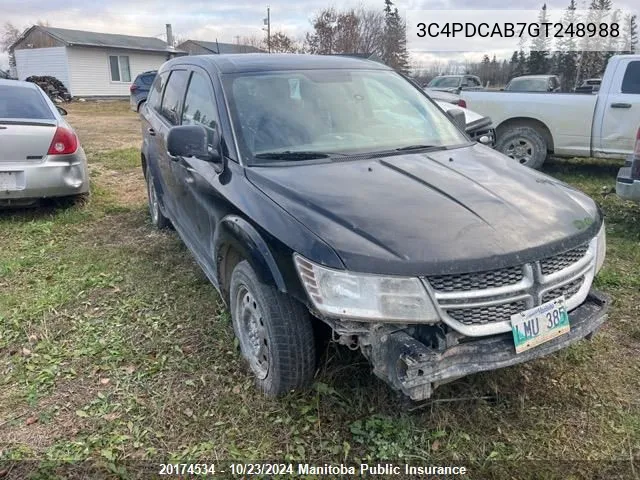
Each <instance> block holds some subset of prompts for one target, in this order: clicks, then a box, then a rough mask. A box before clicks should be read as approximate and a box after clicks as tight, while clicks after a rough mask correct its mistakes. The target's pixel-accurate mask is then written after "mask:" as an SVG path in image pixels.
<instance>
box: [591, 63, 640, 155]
mask: <svg viewBox="0 0 640 480" xmlns="http://www.w3.org/2000/svg"><path fill="white" fill-rule="evenodd" d="M600 102H603V103H602V105H598V112H599V113H600V115H601V119H602V123H601V127H600V130H599V132H597V131H595V133H596V138H595V139H594V144H595V145H596V149H597V150H598V151H600V152H602V153H606V154H612V155H615V156H626V155H629V154H631V152H632V151H633V145H634V142H635V138H636V132H637V131H638V127H639V126H640V60H631V59H628V58H623V59H621V60H620V61H619V62H618V64H617V66H616V71H615V73H614V76H613V82H612V83H611V88H610V90H609V91H608V92H604V91H602V90H601V91H600V92H599V94H598V103H599V104H600ZM596 128H597V118H596ZM598 133H599V135H598ZM598 147H599V148H598Z"/></svg>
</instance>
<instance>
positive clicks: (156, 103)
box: [147, 72, 169, 112]
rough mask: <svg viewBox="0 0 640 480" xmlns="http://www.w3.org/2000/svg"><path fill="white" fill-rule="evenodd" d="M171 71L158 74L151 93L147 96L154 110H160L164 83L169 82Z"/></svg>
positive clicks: (148, 102) (148, 103)
mask: <svg viewBox="0 0 640 480" xmlns="http://www.w3.org/2000/svg"><path fill="white" fill-rule="evenodd" d="M168 76H169V72H163V73H161V74H160V75H157V76H156V78H155V81H154V82H153V86H152V87H151V90H149V95H148V96H147V105H149V107H151V108H153V109H154V110H156V111H158V112H160V102H162V91H163V90H164V84H165V83H167V77H168Z"/></svg>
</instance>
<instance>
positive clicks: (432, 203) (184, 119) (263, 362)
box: [142, 54, 608, 400]
mask: <svg viewBox="0 0 640 480" xmlns="http://www.w3.org/2000/svg"><path fill="white" fill-rule="evenodd" d="M459 113H461V112H459V111H458V112H449V114H445V113H444V112H443V111H442V110H441V109H440V108H438V106H437V105H436V104H434V103H433V102H432V101H431V100H430V99H429V98H428V97H427V96H426V95H425V94H424V92H423V91H422V90H421V89H420V88H419V87H417V86H415V85H413V84H412V83H411V82H409V81H407V80H406V79H404V78H403V77H402V76H400V75H399V74H397V73H395V72H394V71H393V70H391V69H389V68H387V67H385V66H384V65H381V64H379V63H375V62H369V61H366V60H359V59H354V58H345V57H333V56H306V55H260V54H257V55H253V54H243V55H212V56H189V57H180V58H176V59H173V60H170V61H168V62H167V63H165V64H164V65H163V66H162V68H161V69H160V70H159V72H158V75H157V77H156V79H155V82H154V84H153V86H152V89H151V92H150V93H149V99H148V101H147V104H146V105H145V106H144V107H143V108H142V117H143V122H142V128H143V136H144V139H143V144H142V168H143V169H144V174H145V176H146V180H147V187H148V195H149V206H150V212H151V218H152V221H153V224H154V225H156V226H157V227H160V228H162V227H167V226H169V225H170V224H173V226H174V227H175V229H176V231H177V232H178V234H179V235H180V237H181V238H182V239H183V241H184V242H185V244H186V245H187V247H188V248H189V250H190V251H191V252H192V253H193V256H194V257H195V258H196V260H197V262H198V263H199V264H200V266H201V267H202V269H203V270H204V272H205V273H206V275H207V277H208V278H209V279H210V281H211V282H212V283H213V284H214V285H215V286H216V288H217V289H218V291H219V292H220V295H221V297H222V298H223V299H224V301H225V302H226V304H227V305H228V307H229V309H230V311H231V317H232V320H233V328H234V331H235V334H236V336H237V338H238V340H239V345H240V350H241V353H242V356H243V357H244V358H245V359H246V360H247V362H248V364H249V366H250V368H251V370H252V371H253V373H254V374H255V377H256V379H257V383H258V385H259V386H260V387H261V389H262V390H263V391H264V392H265V393H267V394H271V395H277V394H281V393H284V392H287V391H289V390H291V389H295V388H299V387H302V386H304V385H306V384H307V383H308V382H310V381H311V379H312V378H313V375H314V371H315V367H316V363H315V362H316V354H315V351H314V350H315V348H316V347H315V345H316V344H315V342H314V322H324V324H326V325H328V326H329V327H330V328H331V329H332V334H333V339H334V340H336V341H337V342H339V343H341V344H344V345H347V346H349V347H350V348H359V349H360V350H361V351H362V352H363V354H364V355H365V356H366V357H367V358H368V359H369V360H370V361H371V362H372V364H373V371H374V373H375V374H376V375H378V376H379V377H381V378H383V379H385V380H386V381H387V382H388V383H389V384H390V385H391V386H393V387H394V388H396V389H398V390H400V391H402V392H403V393H405V394H406V395H408V396H410V397H411V398H412V399H414V400H419V399H424V398H428V397H429V395H430V394H431V392H432V389H433V388H434V387H435V386H437V385H439V384H442V383H445V382H447V381H450V380H452V379H455V378H458V377H461V376H463V375H466V374H470V373H474V372H478V371H482V370H490V369H495V368H500V367H505V366H507V365H513V364H516V363H520V362H523V361H527V360H531V359H533V358H537V357H540V356H543V355H546V354H549V353H551V352H554V351H556V350H558V349H560V348H563V347H565V346H567V345H569V344H570V343H572V342H575V341H577V340H579V339H581V338H584V337H587V336H590V335H591V334H592V333H593V332H594V331H595V330H596V329H597V328H598V327H599V326H600V325H601V324H602V323H603V322H604V320H605V317H606V311H607V308H608V303H607V299H606V297H604V296H603V295H601V294H599V293H597V292H595V291H593V290H591V283H592V281H593V278H594V276H595V275H596V273H597V272H598V270H599V269H600V267H601V266H602V263H603V261H604V255H605V234H604V224H603V218H602V214H601V212H600V211H599V209H598V208H597V206H596V205H595V203H594V202H593V201H592V200H591V199H590V198H589V197H587V196H585V195H584V194H582V193H580V192H579V191H576V190H575V189H573V188H571V187H569V186H568V185H566V184H563V183H561V182H559V181H557V180H555V179H553V178H550V177H548V176H546V175H543V174H541V173H539V172H536V171H534V170H531V169H529V168H526V167H523V166H520V165H518V164H517V163H515V162H513V161H512V160H511V159H509V158H507V157H506V156H504V155H502V154H500V153H498V152H496V151H494V150H491V149H490V148H488V147H486V146H484V145H481V144H479V143H476V142H473V141H471V140H470V139H469V137H467V136H466V135H465V133H464V132H463V130H462V129H461V128H460V127H459V126H458V125H459V123H457V122H459ZM452 120H456V121H452ZM320 325H322V324H320ZM540 381H546V379H540Z"/></svg>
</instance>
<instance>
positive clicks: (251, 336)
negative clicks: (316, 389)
mask: <svg viewBox="0 0 640 480" xmlns="http://www.w3.org/2000/svg"><path fill="white" fill-rule="evenodd" d="M230 309H231V319H232V322H233V330H234V332H235V334H236V337H237V338H238V342H239V343H240V352H241V353H242V356H243V357H244V359H245V360H246V361H247V363H248V364H249V367H250V368H251V371H252V372H253V375H254V376H255V379H256V383H257V385H258V387H259V388H260V389H261V390H262V391H263V392H264V393H265V394H266V395H268V396H277V395H282V394H285V393H287V392H289V391H291V390H295V389H299V388H302V387H305V386H307V385H308V384H309V383H311V380H312V379H313V375H314V373H315V367H316V354H315V339H314V336H313V328H312V324H311V318H310V315H309V312H308V311H307V309H306V308H305V307H304V306H303V305H301V304H300V303H298V302H297V301H295V300H294V299H293V298H291V297H289V296H288V295H286V294H284V293H281V292H279V291H278V290H277V289H276V288H274V287H273V286H271V285H267V284H264V283H262V282H260V280H259V279H258V277H257V275H256V273H255V272H254V270H253V268H251V265H249V262H247V261H246V260H245V261H242V262H240V263H239V264H238V265H237V266H236V267H235V269H234V270H233V273H232V275H231V285H230Z"/></svg>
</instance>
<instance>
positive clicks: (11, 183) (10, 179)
mask: <svg viewBox="0 0 640 480" xmlns="http://www.w3.org/2000/svg"><path fill="white" fill-rule="evenodd" d="M17 189H18V172H0V192H7V191H10V190H17Z"/></svg>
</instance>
